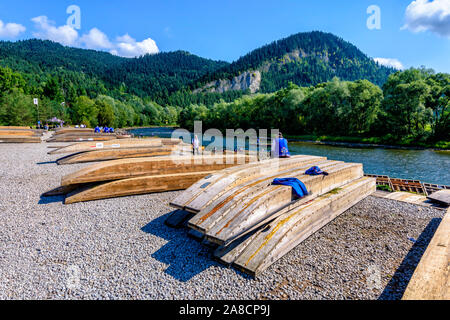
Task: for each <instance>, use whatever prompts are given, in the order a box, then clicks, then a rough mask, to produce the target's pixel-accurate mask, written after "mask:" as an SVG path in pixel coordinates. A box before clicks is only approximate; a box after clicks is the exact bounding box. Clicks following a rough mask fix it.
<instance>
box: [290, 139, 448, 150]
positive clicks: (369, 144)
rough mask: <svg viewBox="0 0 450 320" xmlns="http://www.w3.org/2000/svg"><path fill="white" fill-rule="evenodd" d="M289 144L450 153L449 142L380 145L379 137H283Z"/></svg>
mask: <svg viewBox="0 0 450 320" xmlns="http://www.w3.org/2000/svg"><path fill="white" fill-rule="evenodd" d="M285 137H286V139H289V141H291V142H308V143H316V144H322V145H330V146H341V147H349V148H381V149H399V150H427V149H429V150H436V151H450V141H440V142H437V143H434V144H425V143H420V144H416V143H413V142H403V143H402V142H400V143H393V142H390V143H388V144H386V143H382V141H384V139H382V138H379V137H372V138H362V137H342V136H316V135H301V136H297V135H285Z"/></svg>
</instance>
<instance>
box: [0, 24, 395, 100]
mask: <svg viewBox="0 0 450 320" xmlns="http://www.w3.org/2000/svg"><path fill="white" fill-rule="evenodd" d="M0 66H3V67H10V68H11V69H12V70H13V71H15V72H20V73H22V74H23V75H24V78H25V79H26V80H27V81H29V82H30V83H31V84H32V86H33V87H37V86H38V84H39V83H45V82H47V81H48V79H49V78H50V77H54V78H55V79H56V80H57V81H58V82H59V83H60V85H61V87H62V88H63V89H64V91H65V94H66V96H67V95H69V96H70V95H72V96H79V95H88V96H90V97H91V98H93V97H95V96H96V95H98V94H108V95H111V96H113V97H118V96H120V94H121V93H123V92H126V93H129V94H132V95H136V96H139V97H141V98H146V97H147V98H149V99H152V100H154V101H156V102H157V103H159V104H177V105H179V106H181V107H184V106H187V105H189V104H191V103H205V104H207V105H211V104H212V103H214V102H217V101H219V100H220V99H222V98H223V99H225V100H226V101H231V100H232V99H234V98H236V97H239V96H242V94H244V93H245V91H247V90H249V91H250V92H252V93H253V92H257V91H258V92H274V91H276V90H279V89H281V88H283V87H286V86H287V85H288V84H289V83H290V82H292V83H294V84H297V85H300V86H310V85H316V84H318V83H322V82H327V81H330V80H331V79H333V78H334V77H339V78H340V79H342V80H348V81H353V80H358V79H366V80H369V81H371V82H372V83H375V84H377V85H380V86H381V85H383V83H384V82H385V81H386V79H387V76H388V75H389V74H390V73H392V72H394V70H393V69H390V68H386V67H383V66H379V65H377V64H376V63H375V62H374V61H373V59H371V58H369V57H367V56H366V55H365V54H363V53H362V52H361V51H360V50H358V48H356V47H355V46H354V45H352V44H350V43H348V42H346V41H344V40H342V39H341V38H338V37H336V36H334V35H332V34H330V33H324V32H318V31H316V32H308V33H298V34H295V35H292V36H290V37H288V38H285V39H282V40H279V41H275V42H273V43H271V44H268V45H265V46H263V47H261V48H259V49H256V50H254V51H252V52H250V53H248V54H247V55H245V56H243V57H241V58H240V59H238V60H237V61H235V62H233V63H231V64H230V63H227V62H223V61H213V60H210V59H204V58H201V57H198V56H195V55H193V54H190V53H188V52H185V51H176V52H168V53H159V54H155V55H145V56H142V57H139V58H133V59H129V58H121V57H118V56H114V55H112V54H109V53H106V52H102V51H95V50H84V49H78V48H70V47H64V46H62V45H60V44H57V43H54V42H51V41H44V40H36V39H33V40H25V41H18V42H5V41H0ZM238 76H240V78H235V77H238ZM233 78H235V79H233ZM240 82H241V83H240ZM230 91H235V92H230ZM236 91H242V92H236ZM192 92H194V94H193V93H192ZM198 93H199V94H198ZM69 99H70V97H69Z"/></svg>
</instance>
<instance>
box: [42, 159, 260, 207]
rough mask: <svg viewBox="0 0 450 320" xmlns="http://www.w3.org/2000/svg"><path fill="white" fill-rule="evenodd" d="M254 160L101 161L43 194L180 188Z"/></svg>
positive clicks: (79, 197)
mask: <svg viewBox="0 0 450 320" xmlns="http://www.w3.org/2000/svg"><path fill="white" fill-rule="evenodd" d="M251 161H256V159H255V157H251V156H247V155H239V154H236V155H226V156H223V155H218V156H192V155H170V156H158V157H142V158H130V159H120V160H112V161H106V162H101V163H97V164H93V165H91V166H88V167H85V168H83V169H81V170H79V171H77V172H74V173H72V174H69V175H66V176H64V177H62V179H61V186H60V187H58V188H57V189H54V190H51V191H49V192H47V193H45V194H44V195H43V196H55V195H66V198H65V203H66V204H70V203H75V202H83V201H90V200H98V199H106V198H114V197H121V196H129V195H137V194H146V193H152V192H164V191H174V190H182V189H186V188H188V187H189V186H191V185H192V184H193V183H194V182H196V181H198V180H199V179H201V178H203V177H205V176H208V175H210V174H212V173H214V172H215V171H217V170H221V169H224V168H228V167H232V166H236V165H237V164H242V163H249V162H251Z"/></svg>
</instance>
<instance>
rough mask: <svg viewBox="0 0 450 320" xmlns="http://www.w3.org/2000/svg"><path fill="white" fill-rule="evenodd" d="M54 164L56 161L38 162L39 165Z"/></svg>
mask: <svg viewBox="0 0 450 320" xmlns="http://www.w3.org/2000/svg"><path fill="white" fill-rule="evenodd" d="M54 163H56V161H46V162H36V164H37V165H43V164H54Z"/></svg>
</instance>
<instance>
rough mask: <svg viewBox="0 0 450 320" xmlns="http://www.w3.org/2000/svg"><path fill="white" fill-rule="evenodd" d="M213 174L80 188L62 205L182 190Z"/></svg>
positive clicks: (194, 173) (169, 175) (205, 173)
mask: <svg viewBox="0 0 450 320" xmlns="http://www.w3.org/2000/svg"><path fill="white" fill-rule="evenodd" d="M213 172H214V171H199V172H185V173H174V174H162V175H154V176H144V177H137V178H130V179H122V180H117V181H112V182H107V183H102V184H99V185H96V186H94V187H87V188H81V189H78V190H75V191H72V192H70V193H69V194H68V195H67V197H66V199H65V201H64V203H65V204H71V203H77V202H85V201H92V200H100V199H108V198H116V197H124V196H131V195H140V194H148V193H154V192H166V191H176V190H183V189H186V188H188V187H189V186H191V185H192V184H193V183H194V182H196V181H198V180H199V179H201V178H203V177H205V176H207V175H210V174H211V173H213Z"/></svg>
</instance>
